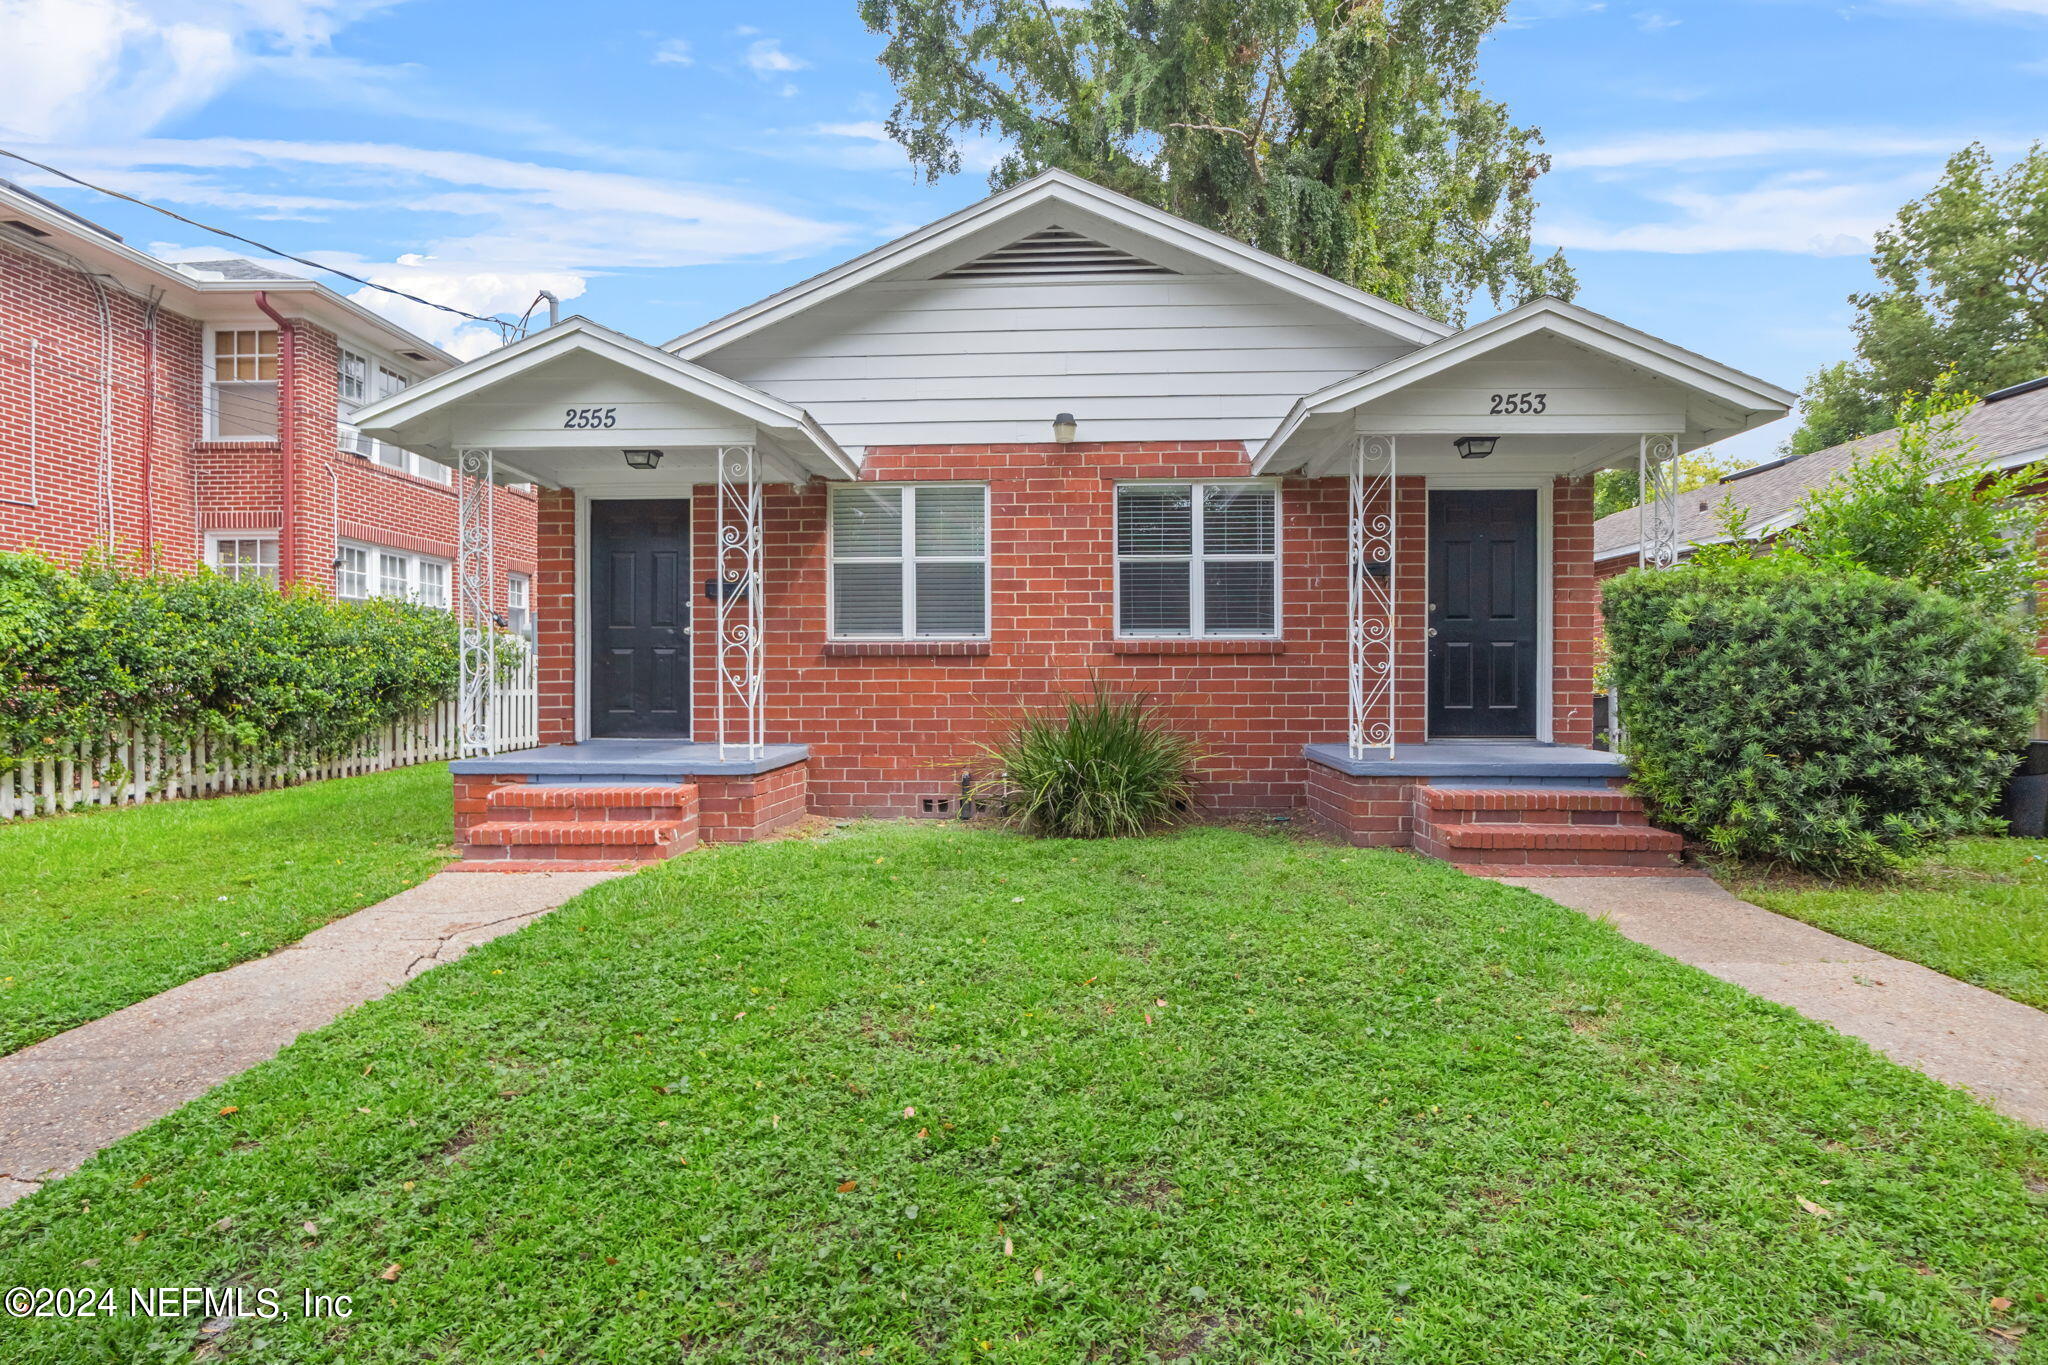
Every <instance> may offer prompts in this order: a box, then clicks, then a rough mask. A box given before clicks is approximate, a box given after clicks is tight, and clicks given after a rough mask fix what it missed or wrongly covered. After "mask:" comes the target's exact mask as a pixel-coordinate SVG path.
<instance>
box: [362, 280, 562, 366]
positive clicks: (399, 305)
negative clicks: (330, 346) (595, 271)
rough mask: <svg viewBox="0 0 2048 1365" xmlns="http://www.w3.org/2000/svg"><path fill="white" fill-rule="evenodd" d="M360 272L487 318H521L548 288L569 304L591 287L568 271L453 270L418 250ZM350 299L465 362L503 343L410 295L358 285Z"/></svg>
mask: <svg viewBox="0 0 2048 1365" xmlns="http://www.w3.org/2000/svg"><path fill="white" fill-rule="evenodd" d="M356 273H357V274H360V275H362V276H363V277H364V278H365V279H369V280H373V281H375V282H376V283H378V284H381V285H387V286H389V287H391V288H393V289H403V290H404V291H405V292H406V293H408V294H417V295H419V296H420V297H421V298H423V299H431V300H433V301H434V302H435V303H442V304H447V305H448V306H449V307H452V308H460V309H462V310H463V311H465V312H469V313H480V314H482V315H484V316H485V317H493V316H496V315H498V314H500V313H509V314H511V315H512V316H513V317H517V316H518V315H519V314H520V313H522V312H524V311H525V310H526V306H527V305H528V304H530V303H532V302H533V301H534V300H535V299H536V298H537V297H538V296H539V294H540V291H541V290H543V289H545V290H547V291H548V292H549V293H551V294H553V295H555V297H557V298H559V299H561V300H563V301H565V302H566V301H567V300H569V299H573V298H578V297H581V295H582V294H583V291H584V289H585V288H586V284H585V281H584V279H583V277H582V276H580V275H574V274H570V273H568V272H565V271H480V270H450V269H446V268H443V267H442V266H441V265H440V264H439V263H438V262H436V261H435V260H434V259H433V258H432V257H430V256H420V255H414V254H408V255H404V256H400V257H399V258H398V259H397V260H396V261H393V262H391V263H390V264H387V265H377V266H370V267H368V268H367V269H363V270H359V271H357V272H356ZM349 297H350V298H352V299H354V300H355V301H356V302H357V303H360V304H362V305H363V306H364V307H365V308H369V309H371V310H373V311H375V312H377V313H380V314H382V315H383V316H385V317H387V318H390V319H391V320H392V321H393V322H395V323H397V324H398V325H399V326H401V327H403V328H405V329H406V330H407V331H409V332H411V333H412V334H413V335H415V336H420V337H425V338H426V339H427V340H428V341H431V342H433V343H434V344H435V345H436V346H439V347H441V348H442V349H443V350H447V351H452V352H454V353H455V354H456V355H459V356H461V357H462V358H463V359H464V360H470V359H473V358H475V357H476V356H480V355H483V354H485V353H486V352H489V351H493V350H496V349H497V347H498V346H499V345H500V341H501V339H500V337H499V334H498V331H497V329H496V328H492V327H486V326H485V325H483V324H482V323H479V322H468V321H465V320H464V319H462V318H459V317H457V316H455V314H453V313H444V312H442V311H441V310H440V309H438V308H429V307H427V306H426V305H425V304H419V303H414V302H413V301H412V300H410V299H401V298H399V297H397V296H396V295H393V294H386V293H384V292H382V291H381V290H376V289H358V290H356V291H355V292H354V293H353V294H350V295H349ZM542 306H543V307H545V305H542Z"/></svg>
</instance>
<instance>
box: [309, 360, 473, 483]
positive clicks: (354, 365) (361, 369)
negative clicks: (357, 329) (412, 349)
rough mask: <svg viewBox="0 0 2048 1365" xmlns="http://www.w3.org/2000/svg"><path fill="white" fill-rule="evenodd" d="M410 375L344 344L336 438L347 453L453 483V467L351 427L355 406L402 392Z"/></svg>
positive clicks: (399, 469)
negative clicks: (375, 439)
mask: <svg viewBox="0 0 2048 1365" xmlns="http://www.w3.org/2000/svg"><path fill="white" fill-rule="evenodd" d="M412 382H413V381H412V377H411V376H410V375H408V374H406V373H405V372H404V371H402V370H398V369H394V368H393V367H392V366H390V365H386V364H384V363H382V362H381V361H378V360H376V359H374V358H373V357H371V356H370V355H368V354H366V353H365V352H362V351H358V350H354V349H351V348H350V347H347V346H344V347H343V348H342V351H341V372H340V375H339V378H338V382H337V384H336V397H337V406H338V407H339V409H340V411H339V413H338V415H337V427H338V429H339V434H338V437H337V442H338V444H339V445H340V447H341V448H342V449H343V450H345V451H347V452H349V453H350V454H351V455H360V456H362V457H363V458H364V459H366V460H369V461H372V462H373V463H375V464H380V465H382V466H384V467H385V468H386V469H396V470H398V471H399V472H401V473H405V474H412V475H415V476H417V477H419V478H422V479H431V480H432V481H433V482H435V483H453V482H454V481H455V471H453V470H451V469H450V468H448V466H446V465H444V464H438V463H436V462H435V461H433V460H429V459H427V458H425V457H424V456H420V455H415V454H413V453H412V452H411V451H408V450H401V449H399V448H398V447H397V446H395V445H391V444H389V443H388V442H384V441H374V440H371V439H370V438H369V437H368V436H365V435H363V433H362V432H360V431H358V430H357V429H356V427H355V422H354V418H355V414H356V412H357V410H358V409H361V408H364V407H367V406H368V405H369V404H371V403H375V402H380V401H382V400H383V399H386V398H389V397H391V395H393V394H395V393H399V392H402V391H403V390H405V389H406V388H408V387H410V386H411V384H412Z"/></svg>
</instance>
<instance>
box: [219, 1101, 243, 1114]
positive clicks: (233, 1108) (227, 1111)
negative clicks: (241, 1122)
mask: <svg viewBox="0 0 2048 1365" xmlns="http://www.w3.org/2000/svg"><path fill="white" fill-rule="evenodd" d="M241 1107H242V1106H241V1105H239V1104H231V1105H228V1106H227V1107H226V1108H224V1109H222V1110H221V1111H220V1112H221V1113H222V1114H223V1115H226V1114H232V1113H234V1112H235V1111H236V1110H238V1109H240V1108H241Z"/></svg>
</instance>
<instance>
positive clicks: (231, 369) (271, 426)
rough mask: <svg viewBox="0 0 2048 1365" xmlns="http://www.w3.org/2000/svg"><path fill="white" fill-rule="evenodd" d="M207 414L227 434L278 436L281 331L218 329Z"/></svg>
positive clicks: (216, 431)
mask: <svg viewBox="0 0 2048 1365" xmlns="http://www.w3.org/2000/svg"><path fill="white" fill-rule="evenodd" d="M207 416H208V419H209V420H210V421H211V422H212V424H213V432H212V434H213V435H214V436H215V437H216V438H218V439H221V440H229V441H232V440H256V439H261V440H266V441H268V440H272V439H274V438H275V437H276V436H277V333H276V332H275V331H265V330H259V329H253V328H245V329H243V330H241V331H221V332H215V333H214V334H213V366H212V369H211V371H210V372H209V374H208V376H207Z"/></svg>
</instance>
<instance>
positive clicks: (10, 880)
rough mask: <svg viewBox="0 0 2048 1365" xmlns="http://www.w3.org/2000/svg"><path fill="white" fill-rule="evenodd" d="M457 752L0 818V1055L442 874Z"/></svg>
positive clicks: (257, 954)
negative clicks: (451, 764) (318, 776)
mask: <svg viewBox="0 0 2048 1365" xmlns="http://www.w3.org/2000/svg"><path fill="white" fill-rule="evenodd" d="M451 810H452V807H451V805H450V795H449V781H448V769H447V766H446V765H445V764H439V763H435V764H427V765H422V766H419V767H413V768H402V769H399V770H397V771H395V772H388V773H376V774H373V775H371V776H368V777H350V778H341V779H338V780H336V781H332V782H316V783H311V784H309V785H307V786H303V787H291V788H288V789H285V790H283V791H270V792H257V793H253V794H251V795H248V796H224V797H220V798H218V799H215V800H210V801H170V802H165V803H164V804H163V805H153V806H133V807H128V808H125V809H113V810H101V811H92V812H88V813H84V814H78V815H62V816H56V817H53V818H50V819H45V820H29V821H24V822H22V823H19V824H10V825H0V1053H7V1052H12V1051H14V1050H16V1049H18V1048H23V1047H26V1046H28V1045H29V1044H30V1043H33V1042H37V1041H39V1040H40V1039H43V1038H47V1037H49V1036H50V1035H52V1034H55V1033H61V1032H63V1031H64V1030H65V1029H68V1028H73V1027H76V1026H77V1025H79V1024H82V1023H85V1022H86V1021H87V1020H91V1019H98V1018H102V1017H103V1016H105V1015H108V1014H112V1013H113V1012H114V1011H115V1010H117V1009H120V1008H121V1007H122V1006H124V1005H132V1004H134V1003H135V1002H136V1001H137V1000H143V999H147V998H148V997H149V996H152V995H155V994H156V993H157V992H158V991H163V990H168V989H170V988H171V987H172V986H175V985H177V984H178V983H180V982H182V981H190V980H191V979H192V978H193V977H195V976H201V975H204V974H205V973H207V972H212V971H218V970H220V969H221V968H222V967H229V966H233V965H234V964H235V963H237V962H243V961H247V960H248V959H249V958H252V957H261V956H263V954H265V953H267V952H270V951H271V950H272V949H275V948H278V947H280V946H282V945H284V944H287V943H291V942H294V941H295V940H297V939H299V938H301V937H303V936H304V935H306V934H307V933H309V932H311V931H312V930H314V929H317V928H319V927H320V926H321V925H323V924H325V923H327V922H328V921H329V920H332V919H336V918H338V917H339V916H341V915H345V914H347V913H348V912H349V911H351V910H356V909H360V908H361V907H363V906H365V905H369V904H371V903H372V902H375V901H379V900H382V899H383V898H384V897H386V896H390V895H394V894H396V893H397V892H399V891H401V890H403V889H405V887H407V886H409V885H410V884H412V883H413V882H416V881H418V880H420V879H421V878H422V877H425V876H427V875H428V874H430V873H431V872H432V871H433V870H434V869H435V868H436V867H437V866H439V865H440V864H441V863H442V862H443V861H445V860H446V859H447V858H448V857H449V856H450V854H449V850H448V849H447V848H446V845H447V844H448V842H449V841H450V839H451V837H452V833H451V829H452V824H451V822H452V819H453V816H452V814H451Z"/></svg>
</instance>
